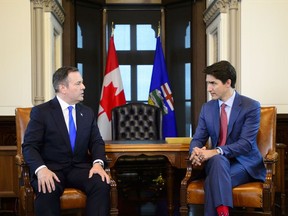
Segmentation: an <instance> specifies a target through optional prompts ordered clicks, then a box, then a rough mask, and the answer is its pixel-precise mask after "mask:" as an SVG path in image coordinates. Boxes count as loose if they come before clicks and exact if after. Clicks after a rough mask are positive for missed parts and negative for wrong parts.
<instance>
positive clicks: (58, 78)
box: [52, 66, 79, 93]
mask: <svg viewBox="0 0 288 216" xmlns="http://www.w3.org/2000/svg"><path fill="white" fill-rule="evenodd" d="M76 71H79V70H78V68H76V67H72V66H63V67H61V68H59V69H58V70H56V71H55V73H54V74H53V79H52V83H53V88H54V90H55V92H56V93H57V92H59V85H60V84H64V85H68V82H67V77H68V74H69V73H70V72H76Z"/></svg>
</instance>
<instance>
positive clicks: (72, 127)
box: [68, 106, 76, 151]
mask: <svg viewBox="0 0 288 216" xmlns="http://www.w3.org/2000/svg"><path fill="white" fill-rule="evenodd" d="M68 110H69V137H70V143H71V148H72V151H74V146H75V138H76V127H75V123H74V119H73V115H72V110H73V106H69V107H68Z"/></svg>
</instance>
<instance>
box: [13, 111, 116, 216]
mask: <svg viewBox="0 0 288 216" xmlns="http://www.w3.org/2000/svg"><path fill="white" fill-rule="evenodd" d="M30 111H31V108H17V109H16V110H15V120H16V137H17V155H16V164H17V165H18V179H19V215H20V216H33V215H34V192H33V189H32V187H31V185H30V176H29V167H28V166H27V164H26V163H25V161H24V158H23V155H22V146H21V145H22V143H23V137H24V133H25V130H26V128H27V124H28V122H29V120H30ZM106 171H107V172H108V174H110V169H109V168H108V169H106ZM60 202H61V209H62V210H63V213H69V214H70V213H72V212H73V213H74V212H75V213H77V215H83V210H84V208H85V205H86V195H85V194H84V193H82V191H80V190H78V189H75V188H66V189H65V191H64V193H63V195H62V196H61V198H60ZM110 215H113V216H116V215H118V209H117V189H116V183H115V181H114V180H113V179H111V209H110Z"/></svg>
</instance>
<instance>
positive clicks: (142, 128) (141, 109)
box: [111, 103, 162, 140]
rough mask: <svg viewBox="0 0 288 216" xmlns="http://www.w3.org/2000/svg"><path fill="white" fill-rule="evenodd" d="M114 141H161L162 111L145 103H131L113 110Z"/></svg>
mask: <svg viewBox="0 0 288 216" xmlns="http://www.w3.org/2000/svg"><path fill="white" fill-rule="evenodd" d="M111 122H112V139H113V140H161V139H162V112H161V109H160V108H158V107H156V106H153V105H150V104H145V103H129V104H125V105H123V106H118V107H115V108H114V109H112V120H111Z"/></svg>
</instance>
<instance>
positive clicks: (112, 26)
mask: <svg viewBox="0 0 288 216" xmlns="http://www.w3.org/2000/svg"><path fill="white" fill-rule="evenodd" d="M113 36H114V22H112V25H111V37H113Z"/></svg>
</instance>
